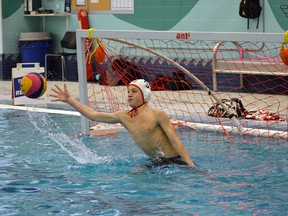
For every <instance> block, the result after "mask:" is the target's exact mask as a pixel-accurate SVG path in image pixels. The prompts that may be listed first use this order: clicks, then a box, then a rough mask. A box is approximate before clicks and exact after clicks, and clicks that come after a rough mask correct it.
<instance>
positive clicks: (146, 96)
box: [129, 79, 151, 103]
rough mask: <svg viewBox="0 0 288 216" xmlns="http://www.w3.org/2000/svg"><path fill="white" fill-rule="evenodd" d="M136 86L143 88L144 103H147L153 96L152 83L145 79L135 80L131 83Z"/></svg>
mask: <svg viewBox="0 0 288 216" xmlns="http://www.w3.org/2000/svg"><path fill="white" fill-rule="evenodd" d="M130 85H133V86H136V87H137V88H138V89H140V90H141V93H142V98H143V103H147V102H148V101H149V100H150V98H151V87H150V84H149V83H148V82H147V81H146V80H144V79H137V80H133V81H132V82H131V83H130V84H129V86H130Z"/></svg>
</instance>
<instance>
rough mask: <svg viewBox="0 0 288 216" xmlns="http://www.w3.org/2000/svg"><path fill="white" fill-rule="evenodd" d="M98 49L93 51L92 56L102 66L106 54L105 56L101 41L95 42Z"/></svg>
mask: <svg viewBox="0 0 288 216" xmlns="http://www.w3.org/2000/svg"><path fill="white" fill-rule="evenodd" d="M97 43H98V47H97V48H96V50H95V53H94V56H95V60H96V61H97V62H98V63H99V64H100V65H102V64H103V63H104V61H105V58H106V54H105V45H104V43H103V42H102V41H100V40H97Z"/></svg>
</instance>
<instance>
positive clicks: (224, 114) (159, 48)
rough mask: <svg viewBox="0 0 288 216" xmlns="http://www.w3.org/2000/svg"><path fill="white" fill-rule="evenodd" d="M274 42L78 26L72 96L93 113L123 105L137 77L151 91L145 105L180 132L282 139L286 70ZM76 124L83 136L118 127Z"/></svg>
mask: <svg viewBox="0 0 288 216" xmlns="http://www.w3.org/2000/svg"><path fill="white" fill-rule="evenodd" d="M87 37H89V41H90V49H88V50H89V51H88V53H87V52H85V50H87V47H86V48H85V43H86V46H87ZM282 42H283V34H261V33H257V34H256V33H255V34H245V33H239V34H236V33H208V32H207V33H199V32H197V33H195V32H153V31H147V32H146V31H144V32H143V31H96V30H93V31H90V32H89V34H88V31H86V30H78V31H77V51H78V77H79V86H80V100H81V102H82V103H84V104H87V105H89V106H90V107H91V108H92V109H94V110H97V111H105V112H114V111H117V110H123V109H124V110H129V109H130V107H128V105H127V85H128V84H129V83H130V82H131V81H132V80H134V79H142V78H143V79H145V80H147V81H148V82H149V83H150V86H151V88H152V90H153V92H152V98H151V100H150V101H149V106H151V107H153V108H157V109H163V110H164V111H165V112H166V113H167V114H168V115H169V117H170V118H171V121H172V123H173V124H174V125H175V127H177V131H178V132H179V134H180V136H185V137H188V138H189V139H191V140H193V139H198V140H205V141H211V142H212V141H213V142H214V141H223V142H226V141H230V142H232V143H233V142H234V141H235V140H237V141H236V142H237V143H239V142H241V143H253V144H258V143H261V142H262V141H263V140H265V142H267V141H268V143H269V142H271V141H272V142H273V143H275V142H276V143H284V142H287V140H288V136H287V129H288V122H287V117H288V97H287V95H288V67H287V65H285V64H284V63H283V62H282V60H281V58H280V56H279V52H280V49H281V45H282ZM101 51H105V53H104V54H105V55H104V56H102V58H103V57H104V58H103V59H102V60H101V58H100V60H99V55H100V57H101ZM102 54H103V52H102ZM85 71H86V73H85ZM87 80H88V81H87ZM232 116H234V117H232ZM231 117H232V119H231ZM81 126H82V133H83V134H90V133H92V134H93V133H94V134H99V132H100V131H101V133H102V132H104V133H110V132H111V133H112V132H113V133H114V132H115V131H116V132H117V131H118V130H121V127H120V126H119V125H109V126H107V125H104V124H98V123H95V122H89V121H88V120H87V119H86V118H84V117H81ZM92 129H93V130H92Z"/></svg>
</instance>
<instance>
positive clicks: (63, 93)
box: [50, 84, 71, 102]
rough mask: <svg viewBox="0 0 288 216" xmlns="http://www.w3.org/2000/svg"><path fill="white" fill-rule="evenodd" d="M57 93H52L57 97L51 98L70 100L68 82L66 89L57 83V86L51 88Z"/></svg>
mask: <svg viewBox="0 0 288 216" xmlns="http://www.w3.org/2000/svg"><path fill="white" fill-rule="evenodd" d="M51 90H52V91H53V92H54V93H55V94H50V96H51V97H54V98H55V99H53V100H51V101H53V102H55V101H63V102H68V99H69V98H70V97H71V96H70V94H69V92H68V90H67V86H66V84H64V89H61V88H60V87H59V86H58V85H55V88H52V89H51Z"/></svg>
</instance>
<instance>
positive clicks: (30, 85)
mask: <svg viewBox="0 0 288 216" xmlns="http://www.w3.org/2000/svg"><path fill="white" fill-rule="evenodd" d="M20 89H21V91H22V93H23V94H24V95H25V96H26V97H29V98H39V97H41V96H42V95H43V94H44V93H45V92H46V89H47V81H46V79H45V77H44V76H42V75H41V74H39V73H29V74H27V75H25V76H24V77H23V78H22V80H21V83H20Z"/></svg>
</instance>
